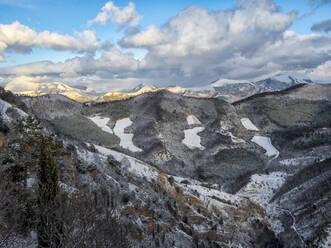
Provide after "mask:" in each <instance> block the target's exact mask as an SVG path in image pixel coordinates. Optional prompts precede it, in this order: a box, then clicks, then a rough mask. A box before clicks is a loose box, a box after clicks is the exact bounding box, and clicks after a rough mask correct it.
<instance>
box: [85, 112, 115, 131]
mask: <svg viewBox="0 0 331 248" xmlns="http://www.w3.org/2000/svg"><path fill="white" fill-rule="evenodd" d="M88 118H89V119H90V120H91V121H93V122H94V123H95V124H96V125H97V126H98V127H100V128H101V129H102V130H103V131H105V132H107V133H111V134H113V130H111V128H110V127H108V126H107V123H108V122H109V120H110V118H107V117H102V116H99V115H96V116H93V117H88Z"/></svg>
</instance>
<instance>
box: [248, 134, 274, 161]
mask: <svg viewBox="0 0 331 248" xmlns="http://www.w3.org/2000/svg"><path fill="white" fill-rule="evenodd" d="M251 141H252V142H254V143H256V144H258V145H259V146H261V147H262V148H263V149H264V150H266V153H265V154H266V155H267V156H268V157H272V156H275V158H277V157H278V156H279V151H278V150H277V149H276V148H275V147H274V146H273V145H272V144H271V139H270V138H269V137H263V136H254V137H253V138H252V139H251Z"/></svg>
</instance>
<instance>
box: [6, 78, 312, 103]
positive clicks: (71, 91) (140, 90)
mask: <svg viewBox="0 0 331 248" xmlns="http://www.w3.org/2000/svg"><path fill="white" fill-rule="evenodd" d="M302 83H313V82H312V81H311V80H310V79H306V78H304V77H300V76H298V75H296V76H293V75H287V74H277V75H275V76H274V77H270V78H266V79H264V80H259V81H256V82H249V81H245V80H242V81H235V80H225V79H220V80H216V81H215V82H212V83H210V84H208V85H206V86H203V87H193V88H182V87H179V86H168V87H165V88H158V87H156V86H153V85H146V84H139V85H137V86H136V87H135V88H133V89H127V90H121V91H111V92H108V93H97V92H95V91H94V90H93V89H81V88H77V87H71V86H68V85H66V84H64V83H57V82H55V83H40V84H39V83H34V84H31V83H30V84H29V87H27V86H26V85H25V84H24V85H22V86H20V85H17V84H15V85H12V84H11V83H9V84H8V85H7V86H6V89H7V90H11V91H12V92H14V93H16V94H17V95H23V96H41V95H45V94H61V95H64V96H67V97H68V98H70V99H73V100H76V101H80V102H88V101H97V102H106V101H114V100H123V99H128V98H131V97H134V96H137V95H141V94H144V93H147V92H155V91H159V90H162V89H166V90H168V91H170V92H172V93H176V94H180V95H183V96H192V97H209V98H219V99H223V100H226V101H228V102H234V101H238V100H240V99H243V98H245V97H248V96H251V95H254V94H257V93H262V92H268V91H279V90H283V89H286V88H288V87H291V86H293V85H296V84H302Z"/></svg>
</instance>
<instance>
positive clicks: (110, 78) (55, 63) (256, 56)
mask: <svg viewBox="0 0 331 248" xmlns="http://www.w3.org/2000/svg"><path fill="white" fill-rule="evenodd" d="M0 13H1V15H0V86H6V85H7V86H8V88H10V89H13V90H17V91H19V90H22V91H23V90H29V89H31V88H33V87H35V85H36V84H39V83H43V82H63V83H65V84H68V85H71V86H81V87H88V88H93V89H95V90H97V91H109V90H115V89H126V88H133V87H135V86H136V85H138V84H140V83H145V84H153V85H156V86H159V87H165V86H168V85H179V86H182V87H197V86H203V85H207V84H209V83H210V82H212V81H215V80H217V79H226V80H236V81H238V82H240V81H241V80H245V81H246V80H250V81H256V80H259V79H263V78H266V77H269V76H272V75H275V74H279V73H284V74H291V75H300V76H304V77H306V78H310V79H312V80H314V81H318V82H330V81H331V35H330V32H331V0H292V1H288V0H287V1H286V0H274V1H273V0H240V1H239V0H238V1H236V0H181V1H178V0H168V1H144V0H133V1H126V0H125V1H122V0H114V1H102V0H94V1H90V0H57V1H54V0H52V1H51V0H0Z"/></svg>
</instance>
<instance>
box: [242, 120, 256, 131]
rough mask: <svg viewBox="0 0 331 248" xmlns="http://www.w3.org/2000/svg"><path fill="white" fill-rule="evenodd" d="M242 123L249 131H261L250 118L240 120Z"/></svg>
mask: <svg viewBox="0 0 331 248" xmlns="http://www.w3.org/2000/svg"><path fill="white" fill-rule="evenodd" d="M240 121H241V123H242V124H243V126H244V127H245V128H246V129H247V130H252V131H259V129H258V128H257V127H256V126H255V125H254V124H253V122H252V121H251V120H250V119H248V118H242V119H240Z"/></svg>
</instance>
